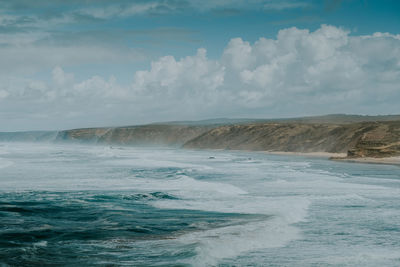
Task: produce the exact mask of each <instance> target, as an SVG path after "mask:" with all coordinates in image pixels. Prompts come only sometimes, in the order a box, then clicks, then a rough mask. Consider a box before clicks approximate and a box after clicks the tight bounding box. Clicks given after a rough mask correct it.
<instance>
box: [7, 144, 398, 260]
mask: <svg viewBox="0 0 400 267" xmlns="http://www.w3.org/2000/svg"><path fill="white" fill-rule="evenodd" d="M0 266H400V168H399V167H398V166H390V165H372V164H355V163H346V162H335V161H329V160H327V159H320V158H311V157H302V156H283V155H269V154H265V153H261V152H238V151H210V150H203V151H195V150H182V149H169V148H168V149H167V148H137V147H120V146H112V147H110V146H94V145H93V146H89V145H72V144H46V143H35V144H30V143H1V144H0Z"/></svg>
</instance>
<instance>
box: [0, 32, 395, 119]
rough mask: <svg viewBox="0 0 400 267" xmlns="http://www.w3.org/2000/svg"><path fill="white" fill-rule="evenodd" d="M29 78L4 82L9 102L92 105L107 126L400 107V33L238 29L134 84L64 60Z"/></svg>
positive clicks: (0, 90) (155, 65) (86, 108)
mask: <svg viewBox="0 0 400 267" xmlns="http://www.w3.org/2000/svg"><path fill="white" fill-rule="evenodd" d="M24 82H25V86H22V87H23V88H24V89H23V90H13V88H12V87H10V86H9V87H7V86H5V85H4V84H7V83H2V84H3V85H2V86H0V102H1V103H6V102H7V101H9V102H8V103H12V101H15V103H17V102H18V103H22V102H23V100H21V99H25V100H26V101H30V103H33V102H32V101H31V100H30V99H33V100H38V99H40V101H41V102H40V103H41V104H40V105H42V107H43V110H42V112H43V111H44V110H46V109H49V110H50V112H51V110H54V112H55V113H57V112H60V111H61V110H64V112H62V114H61V115H60V114H59V116H67V114H69V115H68V116H69V117H68V119H70V118H76V117H77V116H78V115H76V114H81V113H80V112H83V114H86V115H87V116H89V115H90V116H91V117H92V119H93V120H94V121H96V122H97V123H98V124H103V125H108V124H111V123H110V122H114V123H112V124H115V122H116V121H115V118H116V117H120V116H121V114H125V115H123V116H126V117H124V119H123V120H121V121H118V122H120V124H129V123H138V122H149V121H157V120H158V121H161V120H179V119H201V118H206V117H221V116H225V117H244V116H246V117H282V116H296V115H309V114H321V113H338V112H347V113H363V114H365V113H369V114H382V113H398V112H399V109H398V100H399V99H400V86H399V84H400V38H399V35H393V34H389V33H375V34H372V35H368V36H355V35H351V34H350V32H349V31H347V30H344V29H341V28H338V27H334V26H328V25H322V26H321V27H320V28H319V29H317V30H316V31H312V32H311V31H309V30H307V29H298V28H295V27H293V28H288V29H283V30H281V31H279V32H278V34H277V36H276V38H260V39H259V40H257V41H256V42H254V43H249V42H247V41H245V40H242V39H241V38H234V39H232V40H230V41H229V43H228V44H227V46H226V47H225V49H224V51H223V53H222V55H221V57H220V58H219V59H218V60H212V59H209V58H208V57H207V52H206V49H204V48H200V49H198V51H197V52H196V54H194V55H192V56H187V57H183V58H180V59H177V58H174V57H173V56H164V57H161V58H159V59H158V60H155V61H153V62H152V63H151V66H150V68H149V69H147V70H140V71H136V72H135V73H133V76H132V83H131V84H130V85H124V86H122V85H120V84H119V83H118V81H117V80H116V79H115V78H114V77H113V76H111V77H110V78H108V79H106V78H103V77H100V76H94V77H91V78H89V79H86V80H81V81H77V80H76V78H75V77H74V75H73V74H71V73H66V72H65V71H64V70H63V69H62V68H61V67H55V68H54V69H53V72H52V80H51V81H50V82H43V81H24ZM12 84H15V83H12ZM19 84H21V83H19ZM13 99H14V100H13ZM17 100H18V101H17ZM26 101H25V103H26ZM37 109H38V110H40V108H37ZM66 110H68V112H67V111H66ZM71 110H72V111H74V112H75V113H73V116H72V115H71V114H72V113H71ZM0 112H1V108H0ZM105 114H107V115H105ZM126 114H131V115H130V116H128V115H126ZM66 118H67V117H66ZM113 118H114V120H113Z"/></svg>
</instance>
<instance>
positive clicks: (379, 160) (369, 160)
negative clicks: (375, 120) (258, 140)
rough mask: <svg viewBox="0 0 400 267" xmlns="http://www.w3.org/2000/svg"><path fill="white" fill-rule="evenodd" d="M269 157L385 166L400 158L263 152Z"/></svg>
mask: <svg viewBox="0 0 400 267" xmlns="http://www.w3.org/2000/svg"><path fill="white" fill-rule="evenodd" d="M263 152H264V153H267V154H271V155H288V156H302V157H316V158H326V159H330V160H335V161H342V162H352V163H368V164H386V165H399V166H400V156H398V157H386V158H372V157H363V158H348V157H347V154H346V153H330V152H285V151H263Z"/></svg>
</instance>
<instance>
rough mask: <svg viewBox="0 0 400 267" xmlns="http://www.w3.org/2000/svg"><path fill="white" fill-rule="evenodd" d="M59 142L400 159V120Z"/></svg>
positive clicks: (133, 130)
mask: <svg viewBox="0 0 400 267" xmlns="http://www.w3.org/2000/svg"><path fill="white" fill-rule="evenodd" d="M56 141H74V142H84V143H96V144H119V145H133V146H169V147H183V148H190V149H234V150H254V151H287V152H331V153H347V155H348V157H349V158H357V157H390V156H398V155H400V121H392V122H390V121H389V122H387V121H382V122H363V123H347V124H332V123H325V124H323V123H295V122H290V123H285V122H279V123H250V124H234V125H222V126H221V125H213V126H212V125H209V126H188V125H186V126H185V125H168V124H167V125H162V124H158V125H144V126H133V127H118V128H90V129H75V130H68V131H61V132H59V133H58V135H57V138H56Z"/></svg>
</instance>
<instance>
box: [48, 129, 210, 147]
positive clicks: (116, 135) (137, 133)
mask: <svg viewBox="0 0 400 267" xmlns="http://www.w3.org/2000/svg"><path fill="white" fill-rule="evenodd" d="M210 129H211V127H210V126H185V125H156V124H154V125H143V126H132V127H117V128H88V129H75V130H66V131H60V132H59V133H58V135H57V137H56V140H55V141H56V142H61V141H67V142H70V141H73V142H79V143H96V144H119V145H131V146H171V147H180V146H182V145H183V144H184V143H185V142H187V141H189V140H191V139H193V138H195V137H197V136H199V135H201V134H203V133H204V132H206V131H208V130H210Z"/></svg>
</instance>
